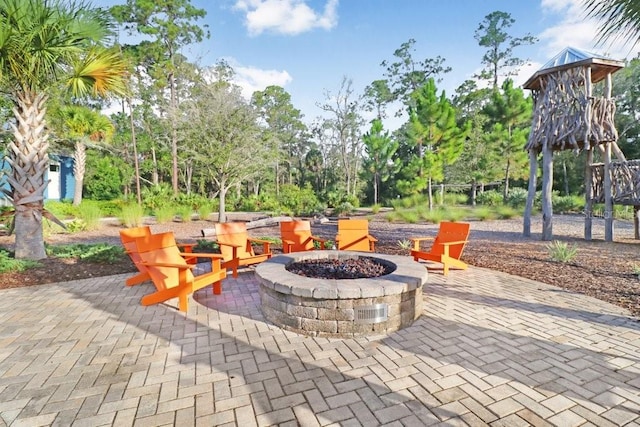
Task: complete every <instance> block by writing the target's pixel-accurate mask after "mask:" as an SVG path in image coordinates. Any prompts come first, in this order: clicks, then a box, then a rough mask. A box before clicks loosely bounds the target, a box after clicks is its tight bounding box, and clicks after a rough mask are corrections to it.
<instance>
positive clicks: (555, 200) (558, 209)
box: [551, 192, 584, 213]
mask: <svg viewBox="0 0 640 427" xmlns="http://www.w3.org/2000/svg"><path fill="white" fill-rule="evenodd" d="M551 203H552V205H553V212H554V213H576V212H582V211H583V210H584V198H583V197H581V196H577V195H572V196H559V195H558V194H557V193H555V192H554V193H553V194H552V196H551Z"/></svg>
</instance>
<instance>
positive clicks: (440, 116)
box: [404, 78, 469, 209]
mask: <svg viewBox="0 0 640 427" xmlns="http://www.w3.org/2000/svg"><path fill="white" fill-rule="evenodd" d="M412 98H413V102H412V104H413V106H411V107H409V126H408V128H407V129H408V133H409V137H410V138H411V140H412V141H413V143H414V145H415V151H414V153H413V156H412V157H411V159H410V161H409V164H408V167H409V171H410V172H411V173H412V175H413V176H411V177H409V180H408V181H405V183H404V186H405V187H406V186H407V185H409V186H413V187H414V188H416V189H417V190H418V191H420V190H422V189H424V188H425V187H426V188H427V189H428V197H429V209H433V192H432V182H433V181H434V180H442V179H443V178H444V167H445V166H446V165H449V164H451V163H453V162H454V161H455V160H456V159H457V158H458V156H459V155H460V153H461V152H462V149H463V146H464V140H465V137H466V135H467V133H468V131H469V127H468V125H466V124H465V125H464V126H462V127H461V126H458V123H457V122H456V111H455V108H453V105H452V104H451V102H450V101H449V100H448V99H447V98H446V96H445V92H444V91H442V93H441V95H440V96H438V95H437V88H436V83H435V80H434V79H433V78H430V79H429V80H427V82H426V84H425V85H424V86H422V87H421V88H419V89H418V90H416V91H415V92H414V93H413V94H412ZM405 176H406V175H405Z"/></svg>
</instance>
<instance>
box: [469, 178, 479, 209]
mask: <svg viewBox="0 0 640 427" xmlns="http://www.w3.org/2000/svg"><path fill="white" fill-rule="evenodd" d="M477 196H478V183H477V182H476V180H475V179H474V180H473V182H472V183H471V206H475V205H476V197H477Z"/></svg>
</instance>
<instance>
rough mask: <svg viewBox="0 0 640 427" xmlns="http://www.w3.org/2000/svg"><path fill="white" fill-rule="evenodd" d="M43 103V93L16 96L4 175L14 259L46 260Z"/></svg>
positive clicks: (46, 162)
mask: <svg viewBox="0 0 640 427" xmlns="http://www.w3.org/2000/svg"><path fill="white" fill-rule="evenodd" d="M46 100H47V96H46V95H45V94H36V93H32V92H25V93H18V94H16V102H17V106H16V108H14V110H13V112H14V115H15V118H16V121H17V125H13V124H12V125H11V126H12V128H13V136H14V138H15V140H14V141H10V142H9V150H8V152H9V158H8V161H9V164H10V165H11V169H12V171H11V175H9V176H7V180H8V182H9V184H10V185H11V189H12V199H13V206H14V208H15V235H16V244H15V257H16V259H30V260H39V259H43V258H46V257H47V254H46V253H45V250H44V238H43V233H42V211H43V209H44V190H45V189H46V187H47V184H48V182H45V173H46V172H47V170H48V168H49V155H48V154H47V150H48V148H49V143H48V142H47V140H48V138H49V135H48V133H47V131H46V129H45V120H44V117H45V113H46V108H45V102H46Z"/></svg>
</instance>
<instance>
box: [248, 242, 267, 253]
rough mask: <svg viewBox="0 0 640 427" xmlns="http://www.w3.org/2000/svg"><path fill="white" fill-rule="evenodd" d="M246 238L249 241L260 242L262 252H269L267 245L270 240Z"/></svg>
mask: <svg viewBox="0 0 640 427" xmlns="http://www.w3.org/2000/svg"><path fill="white" fill-rule="evenodd" d="M248 240H249V242H251V243H262V252H263V253H265V254H268V253H269V252H271V249H270V248H269V245H271V242H269V241H268V240H260V239H248Z"/></svg>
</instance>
